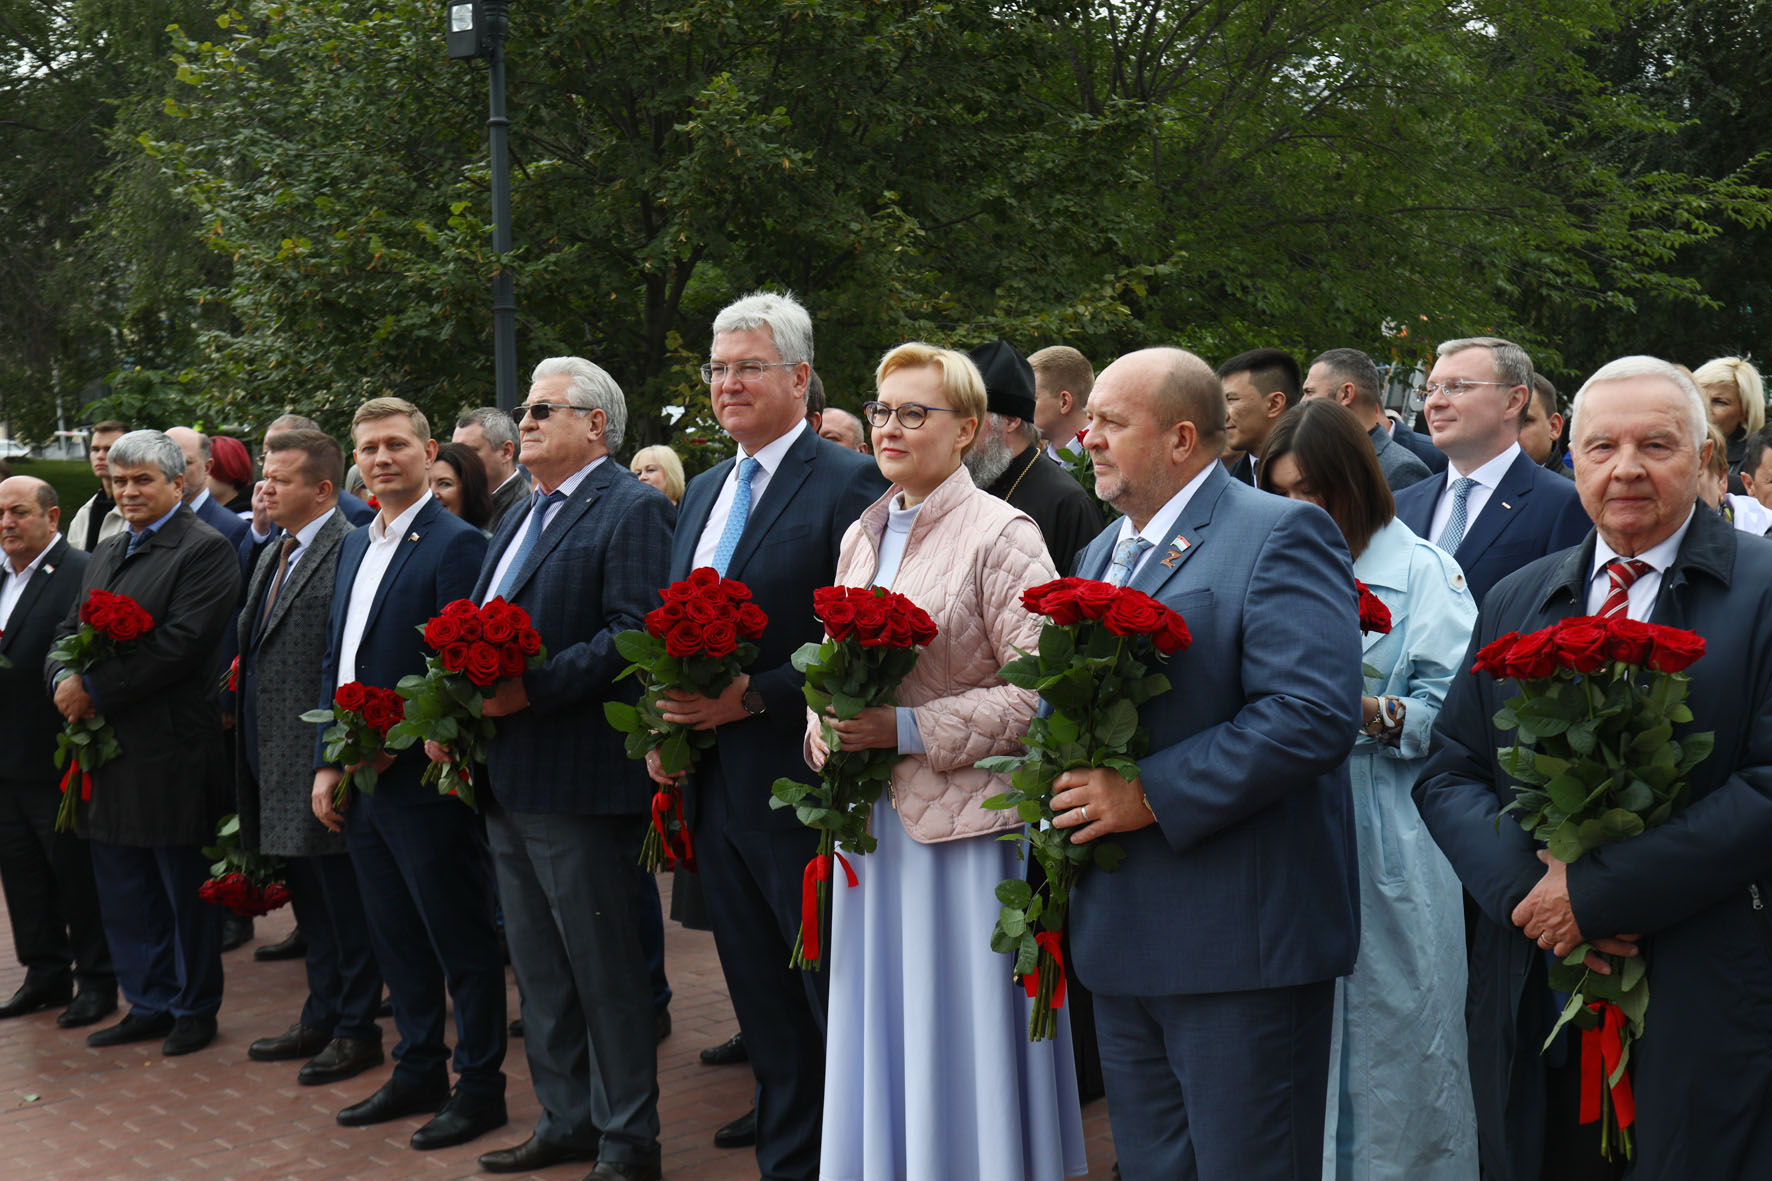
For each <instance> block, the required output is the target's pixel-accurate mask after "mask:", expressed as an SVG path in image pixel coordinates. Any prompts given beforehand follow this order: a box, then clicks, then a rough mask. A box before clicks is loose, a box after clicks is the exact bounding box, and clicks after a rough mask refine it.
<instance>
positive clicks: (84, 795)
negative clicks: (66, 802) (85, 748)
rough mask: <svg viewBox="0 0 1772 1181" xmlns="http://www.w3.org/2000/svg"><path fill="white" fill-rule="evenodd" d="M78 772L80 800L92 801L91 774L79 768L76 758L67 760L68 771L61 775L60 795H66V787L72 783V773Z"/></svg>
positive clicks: (78, 760)
mask: <svg viewBox="0 0 1772 1181" xmlns="http://www.w3.org/2000/svg"><path fill="white" fill-rule="evenodd" d="M76 771H79V772H80V798H81V799H83V800H90V799H92V772H91V771H88V770H85V769H84V768H82V767H81V766H80V759H79V757H78V756H76V757H74V758H71V759H69V760H68V769H67V771H65V772H63V774H62V794H63V795H66V794H67V791H68V787H69V785H70V784H72V783H73V782H74V772H76Z"/></svg>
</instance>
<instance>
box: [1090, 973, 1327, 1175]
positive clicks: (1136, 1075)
mask: <svg viewBox="0 0 1772 1181" xmlns="http://www.w3.org/2000/svg"><path fill="white" fill-rule="evenodd" d="M1334 1000H1335V983H1334V981H1323V982H1321V983H1317V984H1303V985H1299V986H1297V987H1293V988H1272V989H1262V990H1259V991H1254V992H1221V993H1209V994H1203V995H1197V996H1162V997H1124V996H1104V995H1102V994H1101V993H1100V992H1097V993H1096V994H1095V1028H1096V1031H1097V1033H1098V1034H1099V1035H1100V1038H1101V1070H1102V1075H1103V1077H1104V1078H1105V1079H1106V1082H1107V1100H1108V1118H1109V1120H1110V1121H1111V1122H1112V1124H1113V1132H1114V1148H1115V1150H1116V1151H1117V1152H1118V1153H1119V1164H1120V1173H1121V1175H1122V1176H1123V1177H1125V1178H1126V1181H1196V1179H1200V1178H1204V1179H1205V1181H1214V1179H1216V1178H1237V1179H1238V1181H1262V1179H1271V1181H1316V1179H1317V1178H1320V1177H1321V1176H1322V1175H1323V1120H1324V1104H1325V1103H1326V1102H1327V1101H1328V1089H1329V1035H1330V1030H1331V1026H1332V1023H1333V1019H1334V1018H1333V1005H1334Z"/></svg>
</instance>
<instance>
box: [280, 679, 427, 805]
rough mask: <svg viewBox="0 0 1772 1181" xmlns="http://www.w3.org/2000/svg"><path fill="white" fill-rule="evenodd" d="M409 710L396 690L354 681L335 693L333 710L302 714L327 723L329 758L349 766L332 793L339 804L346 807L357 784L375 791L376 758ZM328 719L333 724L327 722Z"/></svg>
mask: <svg viewBox="0 0 1772 1181" xmlns="http://www.w3.org/2000/svg"><path fill="white" fill-rule="evenodd" d="M405 711H406V701H405V699H403V698H402V697H401V696H400V695H399V694H398V693H396V692H394V691H393V690H392V689H380V688H377V687H376V686H374V685H365V684H364V683H363V682H361V681H350V682H348V683H346V684H343V685H340V686H339V687H338V692H336V693H334V694H333V695H332V708H331V709H310V710H309V711H308V712H307V713H304V714H303V715H302V716H301V720H302V721H304V722H313V723H315V724H316V725H321V726H326V732H325V733H324V734H321V735H320V741H322V742H324V743H325V744H326V749H325V751H324V753H325V755H326V761H327V762H330V763H340V764H342V765H343V766H344V767H345V768H346V770H345V773H344V777H343V778H342V779H340V780H339V781H338V788H337V789H336V790H335V791H334V792H333V793H332V799H333V804H334V806H335V807H339V808H342V807H344V806H345V797H346V796H347V795H349V794H350V790H351V785H352V784H353V783H355V784H356V786H357V790H358V791H362V792H366V793H373V792H374V791H375V783H376V777H377V772H376V770H375V758H376V756H377V755H379V754H381V752H382V750H383V749H384V748H386V746H387V745H388V731H390V730H392V729H393V728H394V727H395V726H396V725H398V724H399V723H400V720H401V718H403V717H404V716H405ZM328 722H330V723H331V725H326V724H327V723H328ZM351 767H355V768H356V770H355V771H352V770H350V768H351Z"/></svg>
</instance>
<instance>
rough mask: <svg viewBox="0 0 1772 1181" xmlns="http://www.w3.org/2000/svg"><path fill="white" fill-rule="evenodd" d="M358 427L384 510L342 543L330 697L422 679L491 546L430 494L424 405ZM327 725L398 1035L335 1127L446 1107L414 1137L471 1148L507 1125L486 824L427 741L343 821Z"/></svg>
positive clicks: (326, 774)
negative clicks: (451, 1028)
mask: <svg viewBox="0 0 1772 1181" xmlns="http://www.w3.org/2000/svg"><path fill="white" fill-rule="evenodd" d="M351 435H352V438H353V440H354V442H355V444H356V459H357V465H358V466H359V467H360V468H361V469H362V470H363V472H364V473H365V475H366V476H367V477H368V480H369V489H370V491H372V492H373V493H374V494H375V496H376V497H377V498H378V499H379V501H380V503H381V511H380V514H379V515H378V516H377V517H376V519H375V520H374V521H372V522H371V523H370V524H368V525H366V526H364V527H362V528H360V529H356V530H353V531H352V532H351V533H349V534H347V535H346V536H345V539H344V540H343V541H342V542H340V543H339V557H338V571H337V574H336V576H335V581H334V584H333V594H332V611H331V618H330V621H329V623H328V627H327V649H326V662H325V665H324V666H323V669H322V672H321V684H320V685H318V686H316V688H317V689H318V692H319V697H320V700H321V701H322V702H324V703H326V704H328V705H330V704H331V701H332V695H333V693H334V691H335V690H336V689H337V688H338V687H339V686H340V685H343V684H347V683H349V682H351V681H360V682H362V683H363V684H365V685H375V686H379V687H381V688H384V689H392V688H394V687H395V686H396V685H398V684H399V683H400V678H401V677H403V676H407V675H410V674H415V673H423V672H424V670H425V656H426V648H425V644H424V640H423V638H422V637H421V636H420V634H419V631H420V629H421V628H422V627H423V626H424V623H425V621H426V620H428V619H430V618H431V617H432V616H434V615H436V614H438V613H439V612H440V611H441V610H442V609H443V607H444V606H446V605H447V604H449V603H452V602H454V601H455V600H456V599H465V598H467V597H468V596H469V594H470V593H472V591H473V589H474V578H475V576H476V575H477V574H478V572H479V569H480V563H481V561H482V560H483V559H484V558H485V555H486V538H485V536H484V535H483V534H481V532H480V531H479V530H478V529H476V528H474V527H473V526H472V525H469V524H468V523H467V522H465V521H463V520H462V519H461V518H460V517H457V516H456V515H455V514H454V513H451V512H449V511H448V510H446V509H445V508H444V507H443V506H442V505H441V504H439V503H437V501H436V500H435V499H434V498H433V497H432V496H431V491H430V486H429V483H428V472H429V469H430V466H431V461H432V460H433V459H434V458H435V457H436V454H437V444H436V442H435V440H433V439H432V438H431V428H430V424H429V423H428V422H426V421H425V416H424V415H423V414H422V413H420V412H419V410H418V408H417V407H416V406H414V405H412V403H410V402H407V401H404V400H402V399H400V398H375V399H373V400H371V401H368V402H365V403H364V404H363V405H362V406H360V407H358V409H357V413H356V416H355V418H354V419H353V420H352V423H351ZM322 729H324V727H319V728H317V729H316V741H315V760H314V761H315V767H316V770H315V774H314V789H313V796H312V800H311V803H312V807H313V810H314V815H315V816H317V817H319V819H320V822H321V823H322V824H324V825H326V826H327V827H328V828H330V829H332V830H333V831H335V832H336V831H338V830H339V829H340V828H341V827H343V828H345V845H346V848H347V849H348V851H349V852H350V855H351V863H352V865H353V866H354V867H355V868H356V871H357V882H358V885H359V887H360V888H361V890H362V895H363V908H364V911H365V915H366V917H367V918H368V919H369V938H370V944H371V946H373V947H374V949H375V958H376V959H377V960H378V961H379V962H380V964H381V969H382V977H383V979H384V980H385V981H386V982H387V986H388V993H389V996H390V997H391V999H392V1000H393V1003H394V1024H395V1026H396V1027H398V1029H399V1030H400V1043H399V1044H398V1045H397V1046H395V1047H394V1074H393V1077H392V1078H390V1079H389V1080H388V1081H387V1083H386V1084H384V1085H383V1086H382V1088H381V1089H380V1090H378V1091H377V1092H376V1093H375V1094H374V1095H371V1096H370V1097H369V1098H368V1099H366V1100H364V1101H363V1102H361V1103H357V1104H354V1105H352V1106H350V1107H347V1108H345V1109H344V1110H343V1111H341V1112H339V1113H338V1122H339V1123H341V1124H343V1125H345V1126H346V1127H356V1126H359V1125H363V1124H375V1123H382V1122H385V1121H387V1120H393V1119H399V1118H401V1117H403V1116H409V1115H417V1114H420V1113H430V1112H437V1115H436V1118H434V1119H432V1120H431V1121H430V1122H429V1123H427V1124H425V1125H424V1126H423V1127H421V1128H419V1129H418V1131H416V1132H415V1133H413V1136H412V1147H414V1148H420V1149H424V1148H444V1147H448V1146H450V1145H453V1144H462V1143H465V1142H467V1141H469V1140H472V1139H473V1138H474V1137H476V1136H478V1135H480V1134H482V1133H484V1132H487V1131H490V1130H491V1129H493V1128H496V1127H500V1126H502V1125H503V1124H504V1122H505V1100H504V1091H505V1076H504V1070H503V1065H504V1057H505V982H504V965H503V962H502V957H501V956H500V955H499V951H498V937H497V935H496V934H495V932H494V930H493V920H492V899H493V892H492V863H491V857H490V855H489V854H488V852H487V848H486V836H485V833H484V831H483V830H482V828H481V826H480V821H479V817H477V816H476V815H475V814H474V812H473V810H472V809H470V808H468V807H466V806H465V805H463V804H462V802H461V801H460V800H459V799H457V798H455V797H454V796H444V795H439V794H438V793H437V791H436V789H435V788H433V787H427V786H425V785H424V784H422V783H420V782H419V775H420V773H421V772H422V771H423V770H424V768H425V766H426V759H425V755H424V752H423V751H421V750H418V749H409V750H406V751H402V752H401V753H400V755H399V756H398V757H397V758H396V757H394V756H392V755H389V754H386V753H384V754H383V755H382V756H381V758H380V761H379V763H378V770H379V772H380V782H379V784H378V785H377V787H376V789H375V791H374V792H373V793H369V794H365V793H362V792H357V793H354V794H353V795H352V797H351V798H350V799H349V800H347V801H346V802H347V804H348V805H349V808H348V814H349V816H350V823H349V825H348V826H346V825H345V818H344V816H343V815H341V814H340V813H339V812H338V811H337V810H335V809H334V807H333V802H332V793H333V789H334V788H336V787H337V785H338V782H339V779H340V777H341V776H342V774H343V771H342V769H341V768H339V767H336V766H328V765H326V764H325V762H324V760H323V758H322V756H321V754H320V744H319V740H318V734H319V731H320V730H322ZM445 980H447V981H448V987H449V994H450V997H451V998H452V999H453V1000H454V1002H455V1025H456V1043H455V1068H456V1073H457V1074H458V1075H459V1076H460V1081H459V1083H458V1084H457V1086H456V1088H455V1090H454V1092H453V1093H451V1091H450V1087H449V1070H448V1065H447V1047H446V1046H445V1045H444V1043H443V1024H444V1015H445V1008H444V1001H443V990H444V982H445ZM439 1108H441V1111H439V1110H438V1109H439Z"/></svg>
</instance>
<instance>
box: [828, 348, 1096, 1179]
mask: <svg viewBox="0 0 1772 1181" xmlns="http://www.w3.org/2000/svg"><path fill="white" fill-rule="evenodd" d="M875 383H876V387H877V390H878V400H877V401H874V402H870V403H868V404H867V406H866V407H865V408H864V409H865V411H866V417H867V418H868V421H869V422H870V423H872V424H873V427H874V445H875V454H876V457H877V459H878V462H879V465H880V471H881V472H882V473H883V474H884V475H885V476H886V477H887V479H889V480H891V481H892V487H891V489H890V490H889V491H888V492H887V494H886V495H885V496H884V497H882V498H881V499H880V500H878V501H876V502H875V503H874V504H873V505H872V506H871V507H870V508H869V509H867V511H865V512H864V513H863V514H862V516H861V519H860V520H858V521H857V522H856V523H855V524H854V525H853V526H851V527H850V529H849V531H848V533H847V534H846V535H845V536H844V538H843V547H842V553H841V556H840V558H839V560H838V565H837V580H838V582H839V583H842V584H844V585H848V586H879V587H887V588H890V589H891V590H893V591H895V592H897V593H899V594H902V595H904V596H906V597H908V598H909V599H911V600H912V601H913V602H915V603H916V604H917V605H918V606H920V607H922V608H923V609H924V610H926V611H927V612H928V613H929V614H930V615H931V616H932V617H933V618H934V621H935V624H936V627H937V628H938V631H939V634H938V635H937V637H936V638H935V640H933V641H932V642H931V643H930V645H929V646H928V648H926V649H925V650H924V652H923V654H922V656H921V658H920V659H919V660H918V662H917V664H916V667H915V668H914V669H912V671H911V673H910V674H909V676H907V677H906V678H905V680H904V681H903V683H902V684H901V685H900V686H899V689H898V692H897V701H898V703H899V704H898V706H897V707H896V708H894V707H891V706H879V707H874V708H870V709H866V710H864V711H863V712H862V713H861V715H860V716H859V717H856V718H854V719H852V720H850V721H844V722H829V720H828V719H827V720H826V722H827V723H828V724H829V725H830V727H831V730H832V732H833V733H834V734H835V736H836V738H837V740H838V742H839V743H840V745H841V746H842V747H843V748H844V749H849V750H862V749H874V748H880V749H888V750H897V751H899V752H900V753H901V754H902V755H903V758H902V759H901V760H900V761H899V762H898V763H897V764H896V765H895V766H894V768H893V772H892V779H891V782H890V784H889V786H888V788H887V791H886V792H885V793H883V798H882V800H881V804H882V805H884V806H876V807H875V809H874V812H873V815H872V818H871V821H870V831H871V833H872V834H873V836H874V837H875V838H876V839H877V840H878V842H879V847H878V848H877V849H876V850H875V851H874V852H873V853H871V854H869V855H868V856H866V857H857V858H854V859H853V864H854V867H855V873H856V875H857V877H858V878H859V879H860V883H859V886H858V887H856V888H855V889H848V888H846V887H844V886H842V885H840V884H839V885H837V886H836V887H835V888H834V889H833V890H832V910H831V948H830V952H829V958H828V960H827V963H828V965H829V971H830V1008H829V1019H828V1024H827V1036H826V1045H827V1047H828V1048H827V1050H826V1064H825V1066H826V1069H825V1079H826V1082H825V1110H824V1135H823V1152H822V1160H821V1165H820V1171H821V1176H822V1177H823V1178H825V1179H826V1181H851V1179H867V1181H875V1179H885V1178H924V1177H969V1178H978V1179H979V1181H1021V1179H1023V1178H1033V1179H1040V1178H1056V1177H1060V1176H1078V1175H1081V1174H1082V1173H1084V1172H1085V1171H1086V1170H1087V1159H1086V1154H1085V1151H1084V1148H1083V1139H1082V1122H1081V1116H1080V1114H1079V1110H1078V1102H1077V1089H1076V1078H1075V1072H1074V1068H1073V1066H1072V1061H1071V1046H1070V1039H1069V1028H1068V1025H1067V1024H1065V1023H1064V1022H1063V1020H1062V1018H1061V1024H1060V1028H1059V1035H1058V1037H1057V1038H1055V1039H1052V1040H1050V1041H1044V1042H1038V1043H1033V1044H1029V1043H1028V1041H1027V1034H1026V1030H1027V1023H1028V1007H1027V1006H1028V1004H1029V1002H1028V1000H1027V998H1026V996H1025V995H1024V993H1023V992H1022V990H1021V988H1020V987H1018V986H1017V985H1016V984H1015V982H1014V981H1013V980H1012V978H1011V976H1010V972H1009V967H1008V963H1007V961H1006V960H1005V959H1004V958H1003V957H1002V956H1001V955H998V954H996V953H994V952H992V951H991V950H990V937H991V928H992V926H993V924H994V923H995V922H996V917H997V909H998V907H997V902H996V898H995V893H994V892H995V889H996V886H997V883H998V882H1000V881H1002V880H1003V879H1004V878H1006V877H1016V876H1020V875H1021V872H1022V871H1021V866H1020V865H1019V863H1018V862H1017V860H1016V856H1015V848H1014V846H1013V845H1012V844H1010V843H1008V842H1004V841H999V840H997V839H996V838H997V837H998V836H999V835H1000V834H1001V833H1002V832H1003V831H1004V830H1006V829H1008V828H1011V827H1013V826H1015V825H1016V824H1017V823H1019V821H1017V819H1016V817H1015V814H1014V813H1013V812H1012V811H1010V812H1002V811H991V810H987V809H985V808H983V807H981V806H980V805H981V804H982V803H983V801H984V800H985V799H987V798H989V797H990V796H993V795H997V794H999V793H1001V792H1002V791H1003V790H1005V784H1004V783H1003V781H1002V780H1000V779H998V778H996V777H994V776H991V775H989V774H986V773H985V772H982V771H979V770H976V769H975V768H974V767H973V765H972V764H973V763H974V762H976V761H977V760H979V759H981V758H984V757H986V756H988V755H996V754H1009V753H1015V752H1018V751H1019V750H1020V749H1021V738H1022V735H1023V734H1025V732H1026V730H1027V726H1028V722H1029V721H1030V720H1031V719H1032V717H1033V713H1034V708H1035V705H1036V704H1037V698H1036V697H1035V695H1034V694H1033V693H1031V692H1028V691H1025V690H1021V689H1016V688H1013V687H1011V686H1009V685H1006V684H1004V683H1003V681H1002V679H1001V678H1000V677H999V676H998V670H999V669H1000V668H1001V666H1002V665H1003V664H1005V663H1007V662H1008V661H1010V660H1011V659H1013V658H1014V657H1015V656H1016V654H1017V653H1016V648H1017V647H1021V648H1029V647H1032V646H1034V645H1036V644H1037V643H1038V639H1039V631H1040V628H1039V621H1038V620H1037V619H1036V618H1035V617H1034V616H1032V615H1030V614H1029V613H1028V612H1027V611H1026V610H1025V609H1024V608H1023V607H1022V606H1021V602H1020V599H1021V592H1022V591H1024V590H1025V589H1027V588H1028V587H1030V586H1035V585H1038V584H1039V583H1042V582H1046V581H1048V580H1050V579H1052V578H1053V577H1055V572H1054V570H1053V567H1052V562H1051V559H1050V558H1048V556H1047V554H1046V548H1045V545H1044V543H1043V542H1042V541H1041V539H1040V532H1039V529H1038V528H1037V527H1036V526H1035V525H1034V523H1033V521H1032V520H1031V519H1030V518H1029V517H1028V516H1027V515H1026V514H1024V513H1022V512H1019V511H1018V510H1016V509H1013V508H1010V507H1009V505H1008V504H1006V503H1005V502H1003V501H1001V500H998V499H997V498H996V497H993V496H991V495H990V494H988V493H986V492H984V491H982V490H981V489H979V488H977V487H975V486H974V485H973V483H972V479H971V477H970V476H969V475H968V474H967V472H966V470H965V468H964V467H963V466H962V464H961V459H962V458H963V457H964V455H965V454H966V452H967V451H969V450H970V449H971V447H972V445H973V443H974V442H975V440H976V439H977V438H978V428H979V426H980V424H981V423H982V422H983V419H984V415H985V391H984V381H983V379H982V378H981V377H980V376H979V373H978V370H977V368H976V367H975V366H974V365H973V363H972V362H971V361H970V360H969V359H968V358H967V357H966V356H965V355H964V354H963V353H958V352H954V351H952V350H948V349H937V348H933V347H931V346H929V345H925V344H915V343H913V344H906V345H901V346H899V347H898V348H896V349H893V350H892V351H891V352H889V353H887V354H886V356H885V357H884V358H883V359H882V360H881V362H880V365H879V368H878V370H877V371H876V374H875ZM806 751H807V761H808V762H809V763H811V764H812V765H813V766H814V767H815V768H816V767H819V766H822V765H823V762H824V758H825V755H826V754H827V753H828V751H827V748H826V746H825V743H824V741H823V740H822V738H821V722H820V719H819V718H817V717H816V716H813V717H810V719H809V724H808V727H807V742H806ZM840 880H841V875H839V881H840Z"/></svg>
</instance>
